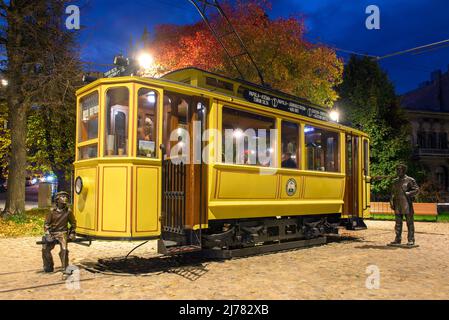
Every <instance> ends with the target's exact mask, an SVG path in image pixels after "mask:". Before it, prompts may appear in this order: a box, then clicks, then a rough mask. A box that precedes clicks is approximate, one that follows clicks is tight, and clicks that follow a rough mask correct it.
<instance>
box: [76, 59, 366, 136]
mask: <svg viewBox="0 0 449 320" xmlns="http://www.w3.org/2000/svg"><path fill="white" fill-rule="evenodd" d="M208 77H209V78H212V79H216V80H221V81H227V83H229V84H232V90H230V89H226V88H223V85H226V84H223V83H218V85H217V86H214V85H211V84H207V82H206V81H207V78H208ZM187 80H188V81H187ZM126 81H139V82H165V83H167V84H174V85H181V86H184V87H188V88H190V89H193V90H198V91H199V92H201V91H203V92H204V91H206V92H208V93H210V94H211V95H223V96H225V97H231V98H237V99H244V100H246V101H247V102H253V101H248V99H245V98H243V97H242V94H241V92H240V94H239V89H240V88H245V89H247V90H256V91H257V92H260V93H262V94H267V95H272V96H274V97H275V98H278V99H279V100H281V101H282V99H289V100H291V101H294V102H295V103H298V104H300V105H305V106H307V107H310V108H312V109H316V110H321V111H322V112H324V113H327V112H329V109H330V108H328V107H323V106H320V105H318V104H315V103H312V102H310V101H309V100H307V99H304V98H300V97H297V96H294V95H291V94H288V93H285V92H282V91H279V90H275V89H273V88H269V87H264V86H261V85H258V84H255V83H252V82H249V81H246V80H242V79H232V78H229V77H225V76H222V75H219V74H216V73H213V72H209V71H205V70H202V69H199V68H195V67H187V68H183V69H178V70H174V71H172V72H169V73H167V74H165V75H163V76H162V77H161V78H148V77H137V76H128V77H112V78H100V79H97V80H95V81H94V82H92V83H89V84H88V85H86V86H84V87H82V88H80V89H78V90H77V92H76V94H77V95H80V94H82V93H84V92H86V91H89V90H91V89H93V88H95V87H96V86H98V85H100V84H103V83H120V82H126ZM235 84H237V86H235ZM253 103H256V104H258V103H257V102H253ZM259 105H262V106H263V104H260V103H259ZM317 120H321V119H317ZM322 121H326V122H329V120H322ZM333 125H334V126H336V127H339V128H340V129H343V130H345V131H352V132H354V133H357V134H361V135H364V136H366V133H364V132H362V131H360V130H358V129H356V128H353V127H349V126H346V125H343V124H340V123H333Z"/></svg>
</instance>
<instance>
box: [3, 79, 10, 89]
mask: <svg viewBox="0 0 449 320" xmlns="http://www.w3.org/2000/svg"><path fill="white" fill-rule="evenodd" d="M1 83H2V86H4V87H6V86H7V85H8V84H9V82H8V80H6V79H2V80H1Z"/></svg>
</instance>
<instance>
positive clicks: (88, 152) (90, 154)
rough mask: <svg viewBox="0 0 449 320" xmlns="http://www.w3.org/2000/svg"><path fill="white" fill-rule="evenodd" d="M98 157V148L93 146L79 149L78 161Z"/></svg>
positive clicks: (95, 145)
mask: <svg viewBox="0 0 449 320" xmlns="http://www.w3.org/2000/svg"><path fill="white" fill-rule="evenodd" d="M97 156H98V146H97V144H93V145H90V146H85V147H81V148H79V149H78V160H85V159H91V158H96V157H97Z"/></svg>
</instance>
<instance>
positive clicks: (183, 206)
mask: <svg viewBox="0 0 449 320" xmlns="http://www.w3.org/2000/svg"><path fill="white" fill-rule="evenodd" d="M206 106H207V104H206V103H205V101H204V100H203V99H201V98H198V97H190V96H186V95H181V94H178V93H170V92H165V94H164V108H163V143H162V145H161V149H162V152H163V162H162V166H163V168H162V221H161V222H162V233H163V234H162V235H163V238H164V239H166V240H172V241H176V242H177V243H178V244H180V245H200V243H201V235H200V231H199V232H198V231H194V230H197V229H199V230H201V226H202V225H204V224H205V223H206V221H205V219H206V214H205V209H206V208H205V205H204V199H205V196H206V192H205V191H204V190H205V188H206V186H207V184H206V182H205V181H206V180H205V177H206V174H205V173H206V171H205V166H204V165H203V161H202V159H201V154H202V142H201V134H202V132H203V130H204V127H205V114H206V111H207V109H206ZM198 141H199V143H198ZM198 148H199V149H200V150H198ZM198 154H199V155H200V156H199V157H198ZM195 156H196V157H195Z"/></svg>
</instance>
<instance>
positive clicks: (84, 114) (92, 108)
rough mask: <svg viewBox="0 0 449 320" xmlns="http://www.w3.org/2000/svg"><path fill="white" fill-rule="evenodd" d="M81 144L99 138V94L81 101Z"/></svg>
mask: <svg viewBox="0 0 449 320" xmlns="http://www.w3.org/2000/svg"><path fill="white" fill-rule="evenodd" d="M80 112H81V114H80V119H81V121H80V128H79V138H78V140H79V142H84V141H88V140H92V139H97V138H98V92H93V93H91V94H89V95H87V96H85V97H83V98H81V99H80Z"/></svg>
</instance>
